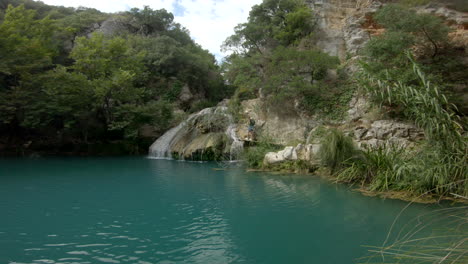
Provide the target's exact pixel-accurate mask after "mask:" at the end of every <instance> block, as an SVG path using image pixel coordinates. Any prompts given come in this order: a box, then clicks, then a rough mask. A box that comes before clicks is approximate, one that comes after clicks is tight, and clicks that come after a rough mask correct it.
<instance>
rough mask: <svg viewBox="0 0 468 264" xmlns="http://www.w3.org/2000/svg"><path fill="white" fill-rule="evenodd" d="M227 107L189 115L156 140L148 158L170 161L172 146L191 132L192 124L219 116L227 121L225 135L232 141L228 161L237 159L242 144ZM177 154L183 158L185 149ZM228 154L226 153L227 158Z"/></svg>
mask: <svg viewBox="0 0 468 264" xmlns="http://www.w3.org/2000/svg"><path fill="white" fill-rule="evenodd" d="M227 110H228V109H227V107H225V106H218V107H211V108H205V109H203V110H201V111H200V112H198V113H195V114H192V115H190V116H189V117H188V118H187V119H186V120H185V121H183V122H182V123H180V124H179V125H178V126H176V127H174V128H171V129H170V130H169V131H167V132H166V133H165V134H164V135H162V136H161V137H160V138H158V139H157V140H156V141H155V142H154V143H153V144H152V145H151V146H150V149H149V156H150V157H151V158H156V159H171V158H172V152H173V151H172V149H171V148H172V146H174V145H175V144H176V143H177V142H178V141H179V140H180V139H181V138H182V137H183V136H184V135H185V134H186V133H188V132H189V131H192V130H193V126H194V124H196V123H197V122H198V121H199V120H200V119H199V118H206V117H207V116H208V118H210V115H212V114H221V115H223V116H225V117H226V118H227V120H228V122H227V123H228V124H227V128H226V130H225V133H226V135H227V136H228V137H229V138H230V140H231V141H232V143H231V146H230V148H229V159H230V160H231V161H233V160H236V159H238V158H239V154H240V153H241V152H242V150H243V147H244V142H242V141H240V140H239V138H238V137H237V135H236V124H235V123H234V118H233V117H232V115H230V114H229V113H228V111H227ZM182 152H183V153H179V154H181V155H182V156H183V154H184V153H185V149H184V150H183V151H182ZM227 154H228V153H226V156H227Z"/></svg>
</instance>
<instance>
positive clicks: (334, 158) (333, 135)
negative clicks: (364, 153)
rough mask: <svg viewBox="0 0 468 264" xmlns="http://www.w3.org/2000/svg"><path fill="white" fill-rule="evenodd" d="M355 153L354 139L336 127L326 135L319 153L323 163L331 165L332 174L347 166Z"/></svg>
mask: <svg viewBox="0 0 468 264" xmlns="http://www.w3.org/2000/svg"><path fill="white" fill-rule="evenodd" d="M355 155H356V147H355V146H354V143H353V140H352V139H351V138H350V137H348V136H345V135H344V134H343V132H341V131H339V130H336V129H332V130H330V132H329V133H328V135H326V136H325V138H324V139H323V141H322V146H321V147H320V150H319V153H318V156H319V158H320V160H321V162H322V164H323V165H324V166H327V167H329V168H330V169H331V173H332V174H334V172H336V171H337V170H338V169H341V168H343V167H344V166H346V163H347V162H349V161H350V160H351V159H352V158H353V157H354V156H355Z"/></svg>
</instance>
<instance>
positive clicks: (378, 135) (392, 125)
mask: <svg viewBox="0 0 468 264" xmlns="http://www.w3.org/2000/svg"><path fill="white" fill-rule="evenodd" d="M307 2H308V4H309V5H310V7H311V8H312V10H314V15H315V19H316V23H317V24H316V25H317V33H316V36H315V39H316V44H317V46H318V47H319V48H321V49H322V50H323V51H325V52H327V53H329V54H330V55H334V56H338V57H339V58H340V59H341V60H342V61H345V60H346V61H348V62H350V63H349V64H348V67H349V69H350V71H355V70H356V68H353V66H352V65H353V61H354V60H356V59H358V58H359V51H360V50H361V49H362V48H363V47H364V45H365V44H366V43H367V41H368V40H369V39H370V38H371V37H372V36H373V35H376V34H379V32H381V31H382V30H383V29H381V28H379V26H378V25H377V24H376V23H375V22H374V21H373V19H372V15H373V13H375V12H376V11H377V10H378V9H379V8H380V7H381V6H382V5H383V4H385V3H386V2H392V1H391V0H388V1H385V0H382V1H374V0H309V1H307ZM418 11H419V12H427V13H432V14H435V15H437V16H440V17H442V18H444V19H445V20H446V21H447V23H449V24H450V25H451V26H452V27H453V29H454V31H453V32H452V35H453V41H457V43H458V44H459V45H460V46H462V47H463V46H464V47H465V49H467V47H468V46H467V45H468V39H467V38H468V34H467V30H468V16H467V14H466V13H462V12H457V11H454V10H450V9H448V8H447V7H446V6H444V5H441V4H432V5H427V6H424V7H420V8H418ZM462 89H466V87H465V88H462ZM465 94H468V93H465ZM263 101H264V100H262V99H261V98H259V99H253V100H247V101H243V102H242V103H241V109H242V110H241V113H240V114H241V116H242V117H241V120H240V122H239V123H238V124H236V125H235V126H231V127H230V128H231V130H230V132H229V133H228V134H230V135H231V136H230V137H231V138H238V139H243V138H246V137H247V133H248V132H247V127H248V124H247V122H248V121H247V120H248V117H252V118H254V119H255V120H256V132H257V134H261V135H262V136H265V137H267V138H269V139H270V140H272V141H273V142H274V143H276V144H280V145H284V146H288V147H286V148H285V149H284V150H282V151H279V152H272V153H268V154H267V155H266V157H265V160H264V162H265V164H266V165H272V164H277V163H281V162H284V161H296V160H301V161H307V162H310V163H311V164H312V165H314V164H317V162H318V161H317V157H316V154H317V151H318V149H319V148H320V138H319V137H314V131H316V130H317V129H318V128H320V127H324V128H325V129H328V128H332V127H333V128H338V129H340V130H342V131H344V132H345V133H346V134H347V135H349V136H351V137H352V138H353V140H354V141H355V143H356V145H357V146H358V147H360V148H366V147H374V146H380V145H388V144H392V145H399V146H402V147H411V146H413V145H414V143H415V142H417V141H419V140H420V139H422V138H423V137H424V134H423V132H422V131H421V130H420V129H418V128H417V127H416V126H415V125H413V124H410V123H403V122H399V121H396V120H390V119H384V118H382V117H380V116H378V115H377V116H373V114H372V111H373V109H371V106H370V104H369V103H368V101H367V99H366V98H365V97H363V96H357V95H356V96H355V97H354V98H353V99H352V100H351V102H350V103H349V110H348V112H347V118H346V119H345V120H343V121H340V122H332V123H330V122H329V121H325V120H323V119H322V118H321V117H320V116H303V115H301V114H278V113H275V112H272V111H270V110H268V107H266V106H265V105H264V102H263ZM291 104H294V102H291ZM467 105H468V104H467ZM181 142H182V143H179V144H176V145H174V146H177V148H179V149H181V150H182V149H183V145H184V144H186V143H187V142H185V143H184V142H183V141H181ZM207 142H208V141H207ZM209 142H211V141H209ZM298 143H299V144H298ZM214 145H216V144H214ZM210 146H211V145H210ZM204 147H205V149H206V148H207V147H208V146H203V144H198V148H199V149H204ZM189 152H190V153H193V152H192V151H189ZM182 153H185V151H182ZM184 155H185V154H184Z"/></svg>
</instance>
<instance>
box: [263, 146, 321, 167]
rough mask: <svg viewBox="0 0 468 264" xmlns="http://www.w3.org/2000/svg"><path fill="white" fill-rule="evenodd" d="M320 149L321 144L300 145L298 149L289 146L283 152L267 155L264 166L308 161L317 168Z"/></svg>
mask: <svg viewBox="0 0 468 264" xmlns="http://www.w3.org/2000/svg"><path fill="white" fill-rule="evenodd" d="M319 149H320V144H307V145H304V144H299V145H297V146H296V147H292V146H288V147H286V148H284V149H283V150H281V151H278V152H269V153H267V154H266V155H265V158H264V160H263V164H264V165H265V166H269V165H274V164H278V163H282V162H285V161H306V162H308V163H309V165H311V166H316V165H318V164H319V163H320V162H319V160H318V158H317V153H318V151H319Z"/></svg>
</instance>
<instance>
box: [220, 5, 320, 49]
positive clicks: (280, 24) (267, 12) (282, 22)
mask: <svg viewBox="0 0 468 264" xmlns="http://www.w3.org/2000/svg"><path fill="white" fill-rule="evenodd" d="M313 27H314V23H313V15H312V10H310V8H308V7H307V5H306V4H305V3H304V2H303V1H300V0H264V1H263V2H262V3H261V4H259V5H255V6H253V7H252V10H251V11H250V14H249V18H248V22H247V23H243V24H239V25H238V26H236V27H235V28H234V32H235V34H234V35H232V36H230V37H229V38H227V39H226V41H225V42H224V44H223V48H224V49H226V50H234V51H236V52H240V53H247V52H259V53H263V49H265V48H274V47H276V46H277V45H285V46H287V45H289V44H293V43H295V42H296V41H298V40H300V39H301V38H303V37H305V36H307V35H309V34H310V33H311V32H312V30H313Z"/></svg>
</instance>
